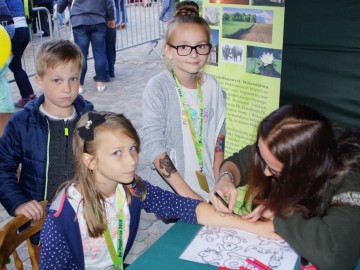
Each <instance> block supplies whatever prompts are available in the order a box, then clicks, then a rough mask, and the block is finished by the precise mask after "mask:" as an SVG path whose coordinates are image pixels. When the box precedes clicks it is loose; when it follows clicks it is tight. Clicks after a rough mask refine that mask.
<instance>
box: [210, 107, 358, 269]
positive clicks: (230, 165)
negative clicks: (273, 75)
mask: <svg viewBox="0 0 360 270" xmlns="http://www.w3.org/2000/svg"><path fill="white" fill-rule="evenodd" d="M244 185H247V188H246V190H247V191H246V194H245V199H244V202H243V205H245V204H246V203H247V202H249V200H252V201H251V203H252V212H251V213H249V214H247V215H245V216H243V218H244V219H247V220H249V221H255V220H258V219H270V220H272V221H273V228H271V227H269V226H267V227H264V230H274V231H275V232H276V233H278V234H279V235H280V236H281V237H282V238H283V239H284V240H286V241H287V242H288V243H289V244H290V245H291V246H292V248H293V249H294V250H295V251H297V252H298V254H299V255H301V256H302V257H303V258H305V259H306V260H308V261H310V262H311V263H313V264H314V265H315V266H316V267H318V268H320V269H327V270H330V269H354V267H355V265H356V262H357V260H358V259H359V258H360V241H359V237H358V236H359V229H358V228H359V227H360V136H359V134H358V133H354V132H352V133H349V132H348V133H346V134H343V135H342V136H340V137H339V138H337V139H336V138H335V134H334V132H333V127H332V126H331V124H330V123H329V121H328V120H327V119H326V118H325V117H324V116H322V115H321V114H320V113H319V112H317V111H315V110H313V109H311V108H309V107H306V106H302V105H286V106H283V107H281V108H279V109H278V110H276V111H274V112H273V113H271V114H270V115H269V116H268V117H266V118H265V119H264V120H263V121H262V122H261V123H260V125H259V128H258V134H257V139H256V143H255V145H251V146H247V147H245V148H243V149H242V150H241V151H240V152H239V153H235V154H234V155H233V156H231V157H229V158H228V159H226V160H225V161H224V162H223V164H222V165H221V168H220V174H219V179H218V181H217V183H216V186H215V189H214V191H217V192H218V193H219V194H220V196H223V197H225V196H227V197H228V198H229V209H228V208H226V207H224V206H223V205H222V204H221V203H219V201H218V199H217V198H216V197H215V196H214V193H212V194H211V202H212V203H213V205H214V206H215V208H217V210H220V211H223V212H226V213H231V210H230V209H232V208H233V207H234V205H235V201H236V198H237V189H236V188H235V187H238V186H244Z"/></svg>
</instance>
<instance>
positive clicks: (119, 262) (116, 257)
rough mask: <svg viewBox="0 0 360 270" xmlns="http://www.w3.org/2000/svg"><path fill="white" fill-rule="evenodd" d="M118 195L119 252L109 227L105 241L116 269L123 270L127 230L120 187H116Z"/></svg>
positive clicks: (105, 233)
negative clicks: (125, 231)
mask: <svg viewBox="0 0 360 270" xmlns="http://www.w3.org/2000/svg"><path fill="white" fill-rule="evenodd" d="M116 196H117V200H118V221H119V222H118V241H117V244H118V245H117V251H118V252H117V254H116V252H115V248H114V243H113V241H112V239H111V236H110V232H109V228H108V227H106V231H105V232H104V237H105V242H106V245H107V247H108V250H109V253H110V256H111V260H112V261H113V264H114V268H115V269H116V270H123V256H124V253H123V244H124V239H123V237H124V230H125V220H124V213H123V209H122V208H123V203H122V196H121V192H120V189H119V188H117V189H116Z"/></svg>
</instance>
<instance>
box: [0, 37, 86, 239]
mask: <svg viewBox="0 0 360 270" xmlns="http://www.w3.org/2000/svg"><path fill="white" fill-rule="evenodd" d="M82 61H83V57H82V54H81V51H80V49H79V47H78V46H77V45H76V44H74V43H73V42H71V41H68V40H54V41H49V42H45V43H44V44H42V45H41V47H40V48H39V51H38V53H37V56H36V66H35V68H36V73H37V74H36V76H35V81H36V83H37V85H38V87H39V89H40V90H41V91H42V92H43V94H42V95H41V96H39V97H38V98H37V99H35V100H34V101H31V102H29V103H28V104H26V106H25V107H24V109H23V110H21V111H19V112H16V113H15V114H14V115H13V116H12V117H11V119H10V121H9V123H8V124H7V126H6V128H5V132H4V134H3V136H2V137H1V138H0V202H1V204H2V205H3V206H4V208H5V209H6V211H7V212H8V213H9V214H10V215H12V216H17V215H20V214H22V215H24V216H26V217H27V218H29V219H33V220H35V221H36V220H39V219H40V217H41V215H42V207H41V205H40V204H39V203H38V201H42V200H48V201H51V200H52V198H53V196H54V194H55V191H56V188H57V187H58V185H59V184H61V183H63V182H64V179H66V178H71V177H73V175H74V166H73V165H74V164H73V155H72V148H71V139H72V134H73V130H74V128H75V125H76V122H77V120H78V119H79V118H80V115H82V114H84V113H85V112H86V111H88V110H92V109H93V106H92V104H91V103H89V102H87V101H86V100H84V99H83V97H81V96H79V95H78V89H79V78H80V74H81V66H82ZM19 165H21V166H20V167H21V171H20V177H19V179H18V178H17V176H16V172H17V169H18V167H19ZM34 241H35V240H34Z"/></svg>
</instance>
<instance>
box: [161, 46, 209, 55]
mask: <svg viewBox="0 0 360 270" xmlns="http://www.w3.org/2000/svg"><path fill="white" fill-rule="evenodd" d="M168 45H169V46H170V47H171V48H173V49H175V50H176V53H177V54H178V56H188V55H190V54H191V53H192V51H193V50H195V52H196V53H197V54H198V55H209V54H210V52H211V48H212V44H211V43H203V44H199V45H195V46H190V45H178V46H175V45H172V44H168ZM204 45H206V46H209V52H208V53H199V52H198V50H197V48H199V46H204ZM179 47H189V48H191V50H190V52H189V53H188V54H185V55H181V54H179Z"/></svg>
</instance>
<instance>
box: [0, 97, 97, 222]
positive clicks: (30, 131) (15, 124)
mask: <svg viewBox="0 0 360 270" xmlns="http://www.w3.org/2000/svg"><path fill="white" fill-rule="evenodd" d="M44 100H45V97H44V95H41V96H39V97H38V98H37V99H35V100H33V101H31V102H29V103H28V104H26V106H25V107H24V109H23V110H21V111H19V112H17V113H15V114H14V115H13V116H12V117H11V118H10V121H9V123H8V124H7V126H6V128H5V132H4V134H3V136H2V137H0V203H1V204H2V205H3V206H4V208H5V209H6V211H7V212H8V213H9V214H10V215H12V216H14V215H15V209H16V208H17V207H18V206H19V205H21V204H23V203H26V202H28V201H31V200H37V201H42V200H44V192H45V184H46V181H47V180H46V179H47V165H48V163H47V162H48V159H49V156H48V154H49V153H48V148H47V145H48V139H49V137H50V133H49V129H48V122H47V118H46V117H45V116H44V115H43V114H42V113H40V105H41V104H42V103H43V102H44ZM73 105H74V107H75V110H76V112H77V114H78V115H82V114H84V113H85V112H87V111H89V110H93V104H92V103H90V102H88V101H86V100H85V99H84V98H83V97H82V96H78V97H77V98H76V99H75V101H74V103H73ZM20 164H21V174H20V178H19V180H18V179H17V176H16V173H17V169H18V167H19V165H20Z"/></svg>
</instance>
